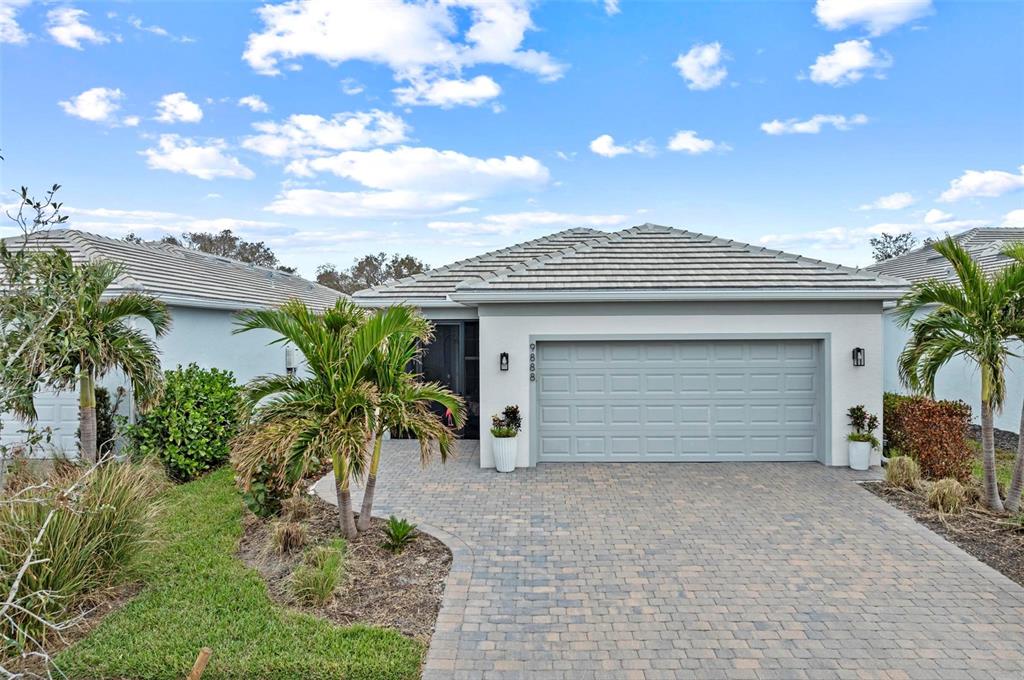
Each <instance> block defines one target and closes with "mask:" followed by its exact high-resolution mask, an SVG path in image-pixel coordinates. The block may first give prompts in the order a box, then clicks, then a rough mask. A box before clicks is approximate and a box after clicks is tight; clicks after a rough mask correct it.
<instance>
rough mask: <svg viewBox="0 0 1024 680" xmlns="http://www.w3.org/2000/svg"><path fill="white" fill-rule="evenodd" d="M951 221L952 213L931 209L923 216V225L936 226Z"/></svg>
mask: <svg viewBox="0 0 1024 680" xmlns="http://www.w3.org/2000/svg"><path fill="white" fill-rule="evenodd" d="M951 219H953V214H952V213H948V212H943V211H941V210H939V209H938V208H932V209H931V210H929V211H928V212H926V213H925V214H924V223H925V224H938V223H939V222H948V221H949V220H951Z"/></svg>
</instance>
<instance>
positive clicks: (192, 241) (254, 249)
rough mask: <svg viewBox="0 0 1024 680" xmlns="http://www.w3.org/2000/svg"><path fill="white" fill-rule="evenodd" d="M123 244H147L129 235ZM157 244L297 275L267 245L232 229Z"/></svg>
mask: <svg viewBox="0 0 1024 680" xmlns="http://www.w3.org/2000/svg"><path fill="white" fill-rule="evenodd" d="M123 240H125V241H128V242H130V243H143V242H144V241H143V240H142V239H141V238H140V237H138V236H136V235H135V234H134V233H130V234H128V235H127V236H125V237H124V239H123ZM157 242H158V243H169V244H170V245H174V246H181V247H183V248H191V249H192V250H198V251H200V252H203V253H209V254H210V255H219V256H220V257H229V258H231V259H232V260H238V261H239V262H246V263H249V264H254V265H257V266H259V267H270V268H276V269H277V270H279V271H283V272H287V273H289V274H294V273H295V267H287V266H284V265H282V264H280V261H279V260H278V259H277V255H275V254H274V251H272V250H271V249H270V246H268V245H267V244H266V243H264V242H263V241H246V240H245V239H244V238H242V237H241V236H238V235H237V234H235V233H234V232H232V231H231V230H230V229H224V230H222V231H220V232H217V233H214V232H205V231H187V232H185V233H184V234H182V235H181V238H180V239H179V238H177V237H175V236H171V235H170V234H168V235H166V236H163V237H162V238H160V239H159V240H158V241H157Z"/></svg>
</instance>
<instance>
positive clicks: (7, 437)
mask: <svg viewBox="0 0 1024 680" xmlns="http://www.w3.org/2000/svg"><path fill="white" fill-rule="evenodd" d="M35 404H36V415H37V416H38V420H37V421H36V423H35V424H34V427H35V428H36V430H37V431H40V430H42V429H43V428H47V427H49V428H51V429H52V432H53V434H52V436H51V441H50V444H49V447H51V449H55V450H56V452H57V453H62V454H63V455H64V456H66V457H68V458H74V457H77V456H78V392H77V391H76V390H67V391H65V392H59V393H58V392H37V393H36V395H35ZM2 420H3V430H2V431H0V440H2V441H3V443H4V444H5V445H7V446H13V445H17V444H19V443H22V442H24V441H25V433H24V431H23V430H25V428H26V427H28V425H26V424H25V423H23V422H21V421H20V420H18V419H17V418H16V417H14V415H13V414H10V413H4V414H3V416H2ZM33 454H34V455H35V456H37V457H44V458H49V457H52V456H53V455H54V451H53V450H40V451H33Z"/></svg>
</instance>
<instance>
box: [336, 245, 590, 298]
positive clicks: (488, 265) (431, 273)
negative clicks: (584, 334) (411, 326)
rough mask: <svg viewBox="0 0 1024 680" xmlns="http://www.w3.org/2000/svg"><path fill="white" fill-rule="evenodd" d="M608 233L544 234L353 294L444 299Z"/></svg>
mask: <svg viewBox="0 0 1024 680" xmlns="http://www.w3.org/2000/svg"><path fill="white" fill-rule="evenodd" d="M605 235H606V232H603V231H598V230H596V229H586V228H579V229H566V230H565V231H560V232H557V233H555V234H551V235H549V236H544V237H543V238H538V239H534V240H532V241H526V242H525V243H520V244H517V245H514V246H511V247H509V248H503V249H501V250H494V251H491V252H489V253H484V254H483V255H478V256H476V257H471V258H469V259H468V260H460V261H459V262H454V263H452V264H449V265H446V266H444V267H439V268H437V269H431V270H428V271H426V272H423V273H422V274H416V275H414V276H410V277H407V278H404V279H399V280H397V281H391V282H389V283H385V284H383V285H381V286H376V287H374V288H367V289H366V290H361V291H359V292H357V293H355V294H354V295H353V296H352V298H353V299H354V300H356V301H357V302H362V303H367V304H373V303H375V302H376V303H389V302H394V301H398V300H414V301H423V302H428V303H429V302H444V301H446V300H447V299H448V295H449V294H450V293H453V292H454V291H455V287H456V286H457V285H458V284H460V283H462V282H464V281H480V280H484V279H487V278H489V277H491V276H494V275H495V274H497V273H498V272H501V271H503V270H505V269H507V268H508V267H512V266H515V265H521V264H523V263H524V262H529V261H531V260H534V259H536V258H537V257H540V256H543V255H548V254H551V253H557V252H560V251H562V250H565V249H566V248H568V247H570V246H573V245H576V244H578V243H581V242H584V241H586V240H588V239H593V238H600V237H602V236H605Z"/></svg>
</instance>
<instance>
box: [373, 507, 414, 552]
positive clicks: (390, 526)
mask: <svg viewBox="0 0 1024 680" xmlns="http://www.w3.org/2000/svg"><path fill="white" fill-rule="evenodd" d="M414 531H416V525H415V524H413V523H411V522H409V520H407V519H399V518H397V517H395V516H394V515H391V517H388V521H387V522H386V523H385V524H384V543H382V544H381V547H382V548H384V549H385V550H390V551H391V552H393V553H400V552H402V550H404V549H405V546H407V545H409V544H410V543H412V542H413V540H414V539H415V538H416V535H415V534H414V533H413V532H414Z"/></svg>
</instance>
